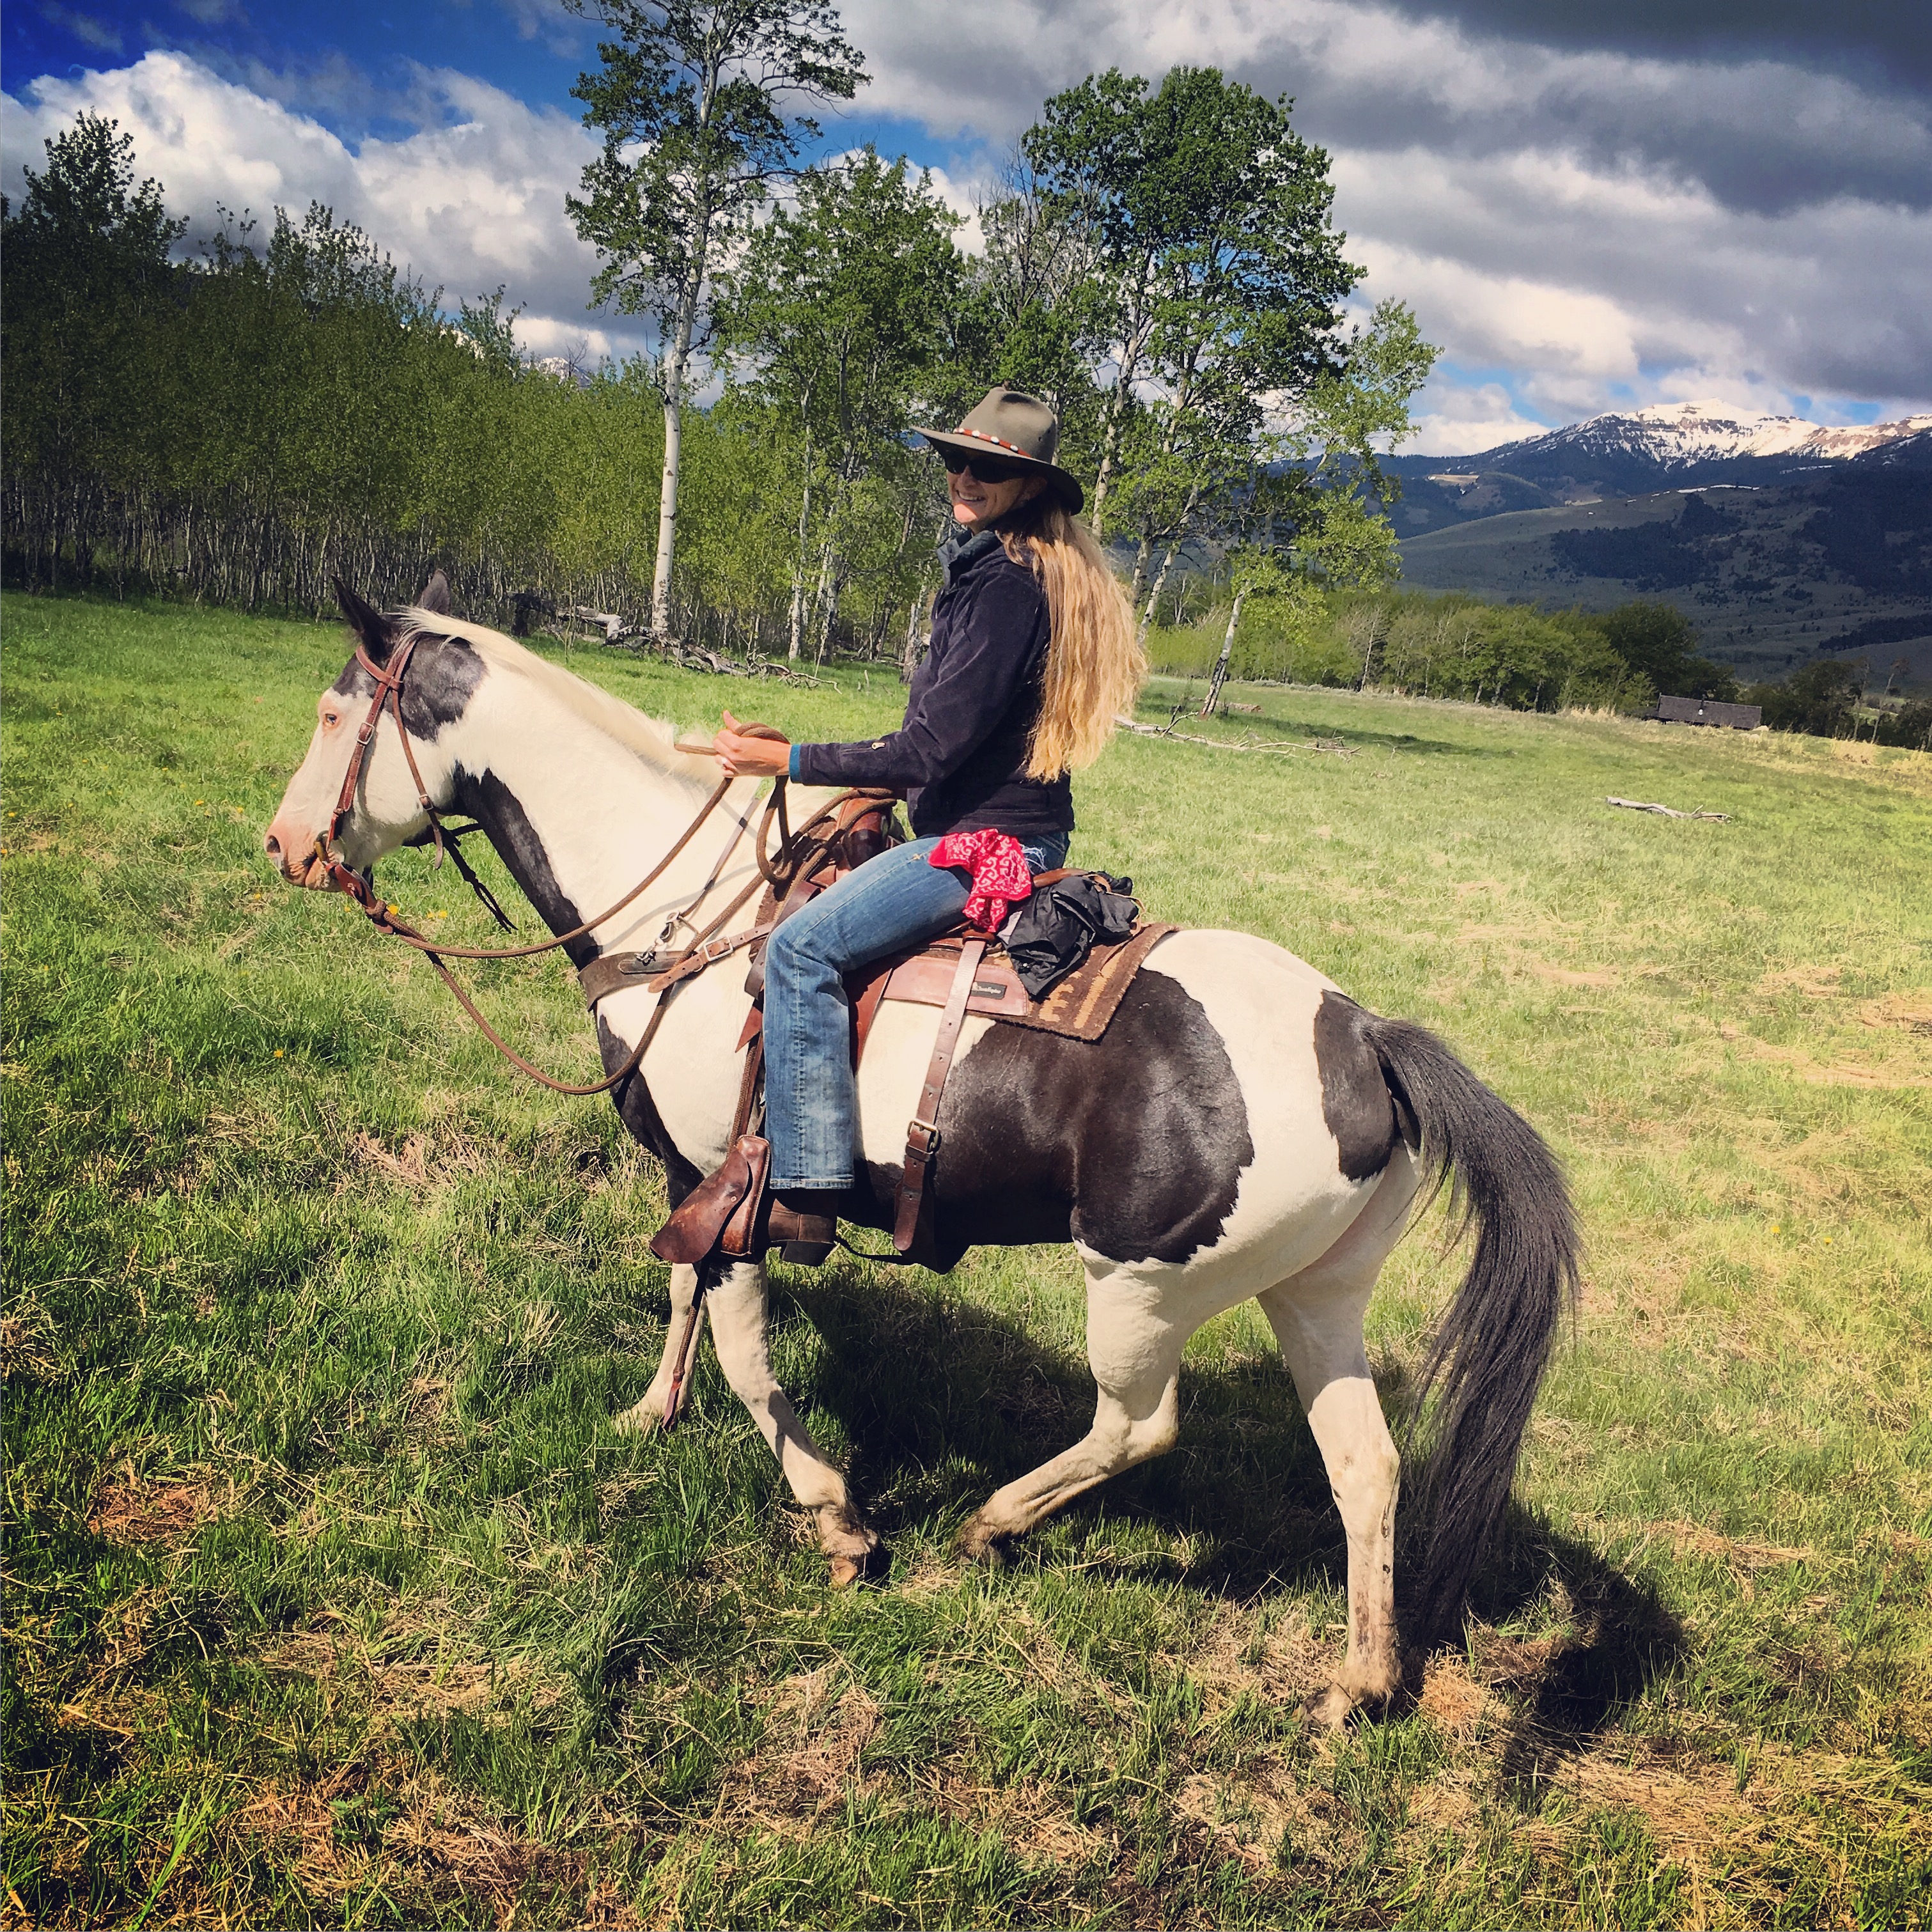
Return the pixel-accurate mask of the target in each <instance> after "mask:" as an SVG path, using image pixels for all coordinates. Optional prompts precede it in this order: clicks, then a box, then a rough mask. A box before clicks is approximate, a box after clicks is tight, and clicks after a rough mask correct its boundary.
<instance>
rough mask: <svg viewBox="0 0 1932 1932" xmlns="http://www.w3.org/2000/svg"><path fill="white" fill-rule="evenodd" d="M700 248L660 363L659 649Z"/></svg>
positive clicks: (655, 576)
mask: <svg viewBox="0 0 1932 1932" xmlns="http://www.w3.org/2000/svg"><path fill="white" fill-rule="evenodd" d="M704 257H705V248H704V244H703V242H700V243H699V245H698V248H697V260H696V261H695V262H694V263H693V264H692V266H691V279H690V280H689V281H688V282H686V283H685V285H684V290H683V293H682V295H681V296H679V299H678V305H677V333H676V335H675V336H674V337H673V338H672V340H671V347H670V353H669V354H668V355H667V356H665V358H664V474H663V476H662V478H661V480H660V481H659V484H658V554H657V562H656V563H655V565H654V566H653V567H652V571H651V635H652V638H653V639H654V640H655V642H656V643H657V644H658V646H659V648H660V649H661V648H662V647H663V646H665V645H667V644H668V643H670V641H671V607H670V570H671V564H672V561H673V559H674V557H675V556H676V551H677V472H678V462H679V457H680V456H681V455H682V450H683V443H684V379H685V371H687V369H688V368H689V366H690V362H691V330H692V329H693V328H694V326H695V325H696V323H697V302H698V298H699V296H700V295H702V294H703V291H704Z"/></svg>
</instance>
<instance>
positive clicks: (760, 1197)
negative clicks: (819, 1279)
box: [651, 1134, 838, 1268]
mask: <svg viewBox="0 0 1932 1932" xmlns="http://www.w3.org/2000/svg"><path fill="white" fill-rule="evenodd" d="M771 1171H772V1144H771V1142H769V1141H768V1140H766V1139H765V1138H764V1136H763V1135H762V1134H740V1135H739V1136H738V1138H737V1139H736V1141H734V1142H733V1143H732V1146H731V1151H730V1153H729V1154H727V1155H726V1156H725V1157H724V1164H723V1165H722V1166H720V1167H719V1168H718V1171H717V1172H715V1174H712V1175H708V1176H706V1178H705V1179H704V1180H703V1181H700V1182H699V1183H698V1184H697V1186H696V1187H694V1188H693V1189H692V1190H691V1192H690V1193H688V1194H687V1195H686V1196H685V1197H684V1199H683V1200H682V1202H679V1204H678V1206H677V1209H676V1212H675V1213H673V1214H672V1215H671V1217H670V1219H669V1220H667V1221H666V1222H665V1223H664V1226H662V1227H661V1228H660V1229H658V1232H656V1234H655V1235H653V1236H652V1238H651V1252H652V1253H653V1254H654V1255H655V1256H657V1257H658V1259H659V1260H660V1261H666V1262H682V1263H685V1265H689V1266H692V1267H694V1266H696V1265H697V1263H699V1262H702V1261H703V1260H705V1259H707V1258H708V1257H709V1256H712V1255H713V1254H717V1255H720V1256H723V1257H724V1258H725V1259H727V1260H730V1261H756V1260H757V1259H758V1258H759V1257H760V1256H762V1255H763V1253H765V1251H766V1250H767V1249H768V1248H772V1247H775V1248H777V1249H778V1258H779V1259H780V1260H781V1261H786V1262H791V1263H793V1265H795V1266H798V1267H801V1268H816V1267H817V1266H818V1265H819V1264H820V1262H823V1260H824V1259H825V1258H826V1256H828V1255H829V1254H830V1253H831V1252H832V1247H833V1245H834V1244H835V1242H836V1241H837V1240H838V1222H837V1220H836V1219H835V1217H832V1216H831V1215H829V1214H799V1212H798V1211H796V1209H793V1208H787V1206H786V1205H784V1202H781V1201H776V1200H774V1199H772V1193H771V1189H770V1185H769V1183H770V1179H771Z"/></svg>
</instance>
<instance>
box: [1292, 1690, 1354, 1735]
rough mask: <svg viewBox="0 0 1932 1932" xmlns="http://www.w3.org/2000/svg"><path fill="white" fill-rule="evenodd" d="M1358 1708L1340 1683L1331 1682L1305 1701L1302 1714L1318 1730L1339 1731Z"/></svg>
mask: <svg viewBox="0 0 1932 1932" xmlns="http://www.w3.org/2000/svg"><path fill="white" fill-rule="evenodd" d="M1357 1708H1358V1707H1357V1706H1356V1703H1355V1699H1354V1698H1352V1697H1350V1696H1349V1694H1348V1692H1347V1691H1344V1690H1343V1688H1342V1687H1341V1685H1339V1684H1331V1685H1329V1687H1328V1689H1327V1690H1325V1691H1319V1692H1317V1693H1316V1695H1315V1696H1313V1697H1310V1698H1308V1699H1307V1700H1304V1703H1303V1704H1302V1706H1301V1715H1303V1716H1304V1718H1307V1720H1308V1721H1309V1723H1310V1724H1313V1725H1314V1726H1315V1727H1316V1729H1317V1730H1324V1731H1339V1730H1341V1728H1342V1727H1343V1725H1345V1724H1347V1722H1348V1721H1349V1718H1352V1716H1353V1715H1355V1711H1356V1709H1357Z"/></svg>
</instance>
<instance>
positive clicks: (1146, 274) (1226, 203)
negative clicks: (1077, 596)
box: [1022, 67, 1361, 532]
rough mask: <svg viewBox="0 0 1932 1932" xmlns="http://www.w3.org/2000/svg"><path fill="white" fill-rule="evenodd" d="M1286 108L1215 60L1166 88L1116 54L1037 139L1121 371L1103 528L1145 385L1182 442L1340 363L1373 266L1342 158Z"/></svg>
mask: <svg viewBox="0 0 1932 1932" xmlns="http://www.w3.org/2000/svg"><path fill="white" fill-rule="evenodd" d="M1022 151H1023V152H1024V154H1025V157H1026V159H1027V160H1028V162H1029V163H1031V166H1033V167H1034V169H1036V170H1037V172H1038V175H1039V178H1040V181H1041V182H1042V184H1043V185H1044V187H1046V189H1047V190H1049V192H1050V193H1052V194H1053V195H1054V196H1055V197H1056V199H1057V200H1058V204H1059V205H1060V207H1061V209H1062V210H1063V211H1066V213H1067V214H1069V215H1072V214H1076V213H1077V214H1078V215H1079V217H1080V218H1081V219H1082V220H1083V221H1084V222H1085V223H1086V224H1087V226H1088V230H1089V232H1090V233H1091V247H1092V269H1091V278H1092V280H1093V281H1094V284H1095V298H1094V299H1095V301H1096V302H1097V314H1098V316H1099V317H1100V325H1099V326H1100V329H1101V331H1102V332H1103V334H1104V336H1105V338H1106V341H1107V344H1108V345H1109V355H1110V358H1111V361H1112V368H1113V380H1112V385H1111V387H1110V389H1109V394H1108V396H1107V400H1106V406H1105V408H1104V410H1103V414H1102V418H1101V422H1100V434H1099V439H1098V445H1099V446H1098V449H1097V475H1096V478H1095V481H1094V496H1093V507H1092V520H1093V523H1094V529H1095V530H1096V532H1102V531H1103V530H1104V529H1105V528H1106V523H1107V520H1108V517H1109V510H1108V499H1109V494H1110V493H1112V491H1113V490H1114V489H1115V477H1116V472H1117V470H1118V467H1119V466H1120V463H1121V456H1122V451H1123V447H1124V442H1125V440H1126V437H1127V432H1128V429H1129V426H1130V421H1131V419H1132V418H1133V416H1134V413H1135V412H1136V407H1137V406H1138V404H1139V395H1140V391H1141V389H1142V386H1144V385H1148V384H1151V385H1152V386H1153V387H1154V389H1155V391H1156V392H1157V397H1158V401H1157V403H1156V404H1154V406H1153V407H1154V410H1155V413H1156V414H1157V416H1158V417H1159V418H1160V419H1162V421H1163V424H1164V428H1163V429H1161V430H1160V431H1158V432H1157V434H1155V435H1154V437H1152V439H1151V447H1152V448H1154V449H1157V450H1159V451H1160V452H1163V453H1167V454H1171V453H1172V450H1173V449H1175V448H1176V447H1178V445H1179V444H1180V443H1181V441H1182V440H1184V438H1187V437H1191V438H1192V440H1193V441H1194V442H1195V443H1196V445H1197V446H1202V445H1205V443H1207V442H1208V441H1209V440H1218V441H1226V440H1242V439H1244V437H1247V438H1251V437H1252V435H1253V432H1254V430H1255V428H1256V427H1257V426H1258V425H1257V424H1256V420H1255V416H1256V411H1257V410H1258V408H1259V399H1260V398H1263V397H1265V396H1270V395H1299V394H1301V393H1302V392H1304V391H1306V390H1307V389H1308V388H1309V387H1310V386H1311V385H1312V384H1313V383H1314V381H1315V380H1316V378H1317V377H1319V376H1321V375H1322V374H1325V373H1326V372H1328V371H1331V370H1333V369H1334V368H1335V366H1336V351H1337V347H1338V343H1339V338H1340V328H1341V324H1340V318H1339V315H1338V313H1337V305H1339V304H1340V302H1341V301H1342V300H1343V298H1344V297H1345V296H1347V295H1348V293H1349V291H1350V290H1352V288H1353V287H1355V284H1356V282H1357V281H1358V280H1359V279H1360V278H1361V270H1360V269H1357V268H1355V267H1354V266H1352V265H1351V264H1350V263H1348V262H1347V261H1346V260H1344V259H1343V255H1342V244H1343V237H1342V236H1340V234H1339V233H1337V232H1336V230H1335V229H1334V227H1333V226H1331V223H1330V221H1329V211H1330V208H1331V203H1332V202H1333V200H1334V188H1333V187H1332V186H1331V184H1330V182H1329V180H1328V156H1327V155H1326V154H1325V153H1324V152H1323V151H1322V150H1321V149H1320V148H1316V147H1312V146H1310V145H1308V144H1307V142H1304V141H1303V140H1302V139H1301V137H1300V136H1298V134H1296V133H1295V130H1294V129H1293V127H1292V125H1291V124H1290V122H1289V102H1288V101H1286V98H1283V99H1282V100H1280V101H1269V100H1268V99H1267V98H1265V97H1264V96H1262V95H1258V94H1256V93H1255V92H1253V90H1252V89H1248V88H1246V87H1244V86H1241V85H1240V84H1239V83H1235V82H1230V81H1228V80H1226V79H1225V78H1224V77H1223V76H1222V75H1221V74H1220V72H1218V71H1217V70H1216V69H1214V68H1184V67H1183V68H1175V69H1174V70H1173V71H1172V72H1171V73H1170V74H1168V76H1167V77H1166V79H1165V80H1163V82H1162V83H1160V86H1159V87H1157V88H1154V89H1151V90H1150V88H1149V84H1148V83H1147V82H1146V81H1145V80H1142V79H1141V78H1139V77H1137V76H1128V75H1125V74H1121V72H1120V71H1119V70H1118V68H1115V69H1110V70H1109V71H1108V72H1107V73H1106V74H1099V75H1094V76H1090V77H1089V78H1088V79H1087V80H1085V81H1083V82H1082V83H1080V85H1079V86H1077V87H1074V88H1070V89H1067V91H1066V92H1064V93H1061V94H1058V95H1055V96H1054V97H1053V98H1052V100H1050V101H1048V102H1047V104H1046V108H1045V110H1044V112H1043V115H1042V118H1041V119H1040V121H1039V122H1038V123H1037V124H1036V125H1035V126H1034V127H1032V128H1031V129H1029V130H1028V133H1026V135H1025V137H1024V139H1023V140H1022ZM1191 415H1198V416H1201V417H1202V418H1204V419H1205V422H1204V423H1192V424H1190V416H1191ZM1220 419H1226V420H1225V421H1222V420H1220ZM1210 425H1211V426H1212V427H1213V428H1214V431H1216V434H1214V436H1213V437H1210V435H1209V434H1208V428H1209V426H1210Z"/></svg>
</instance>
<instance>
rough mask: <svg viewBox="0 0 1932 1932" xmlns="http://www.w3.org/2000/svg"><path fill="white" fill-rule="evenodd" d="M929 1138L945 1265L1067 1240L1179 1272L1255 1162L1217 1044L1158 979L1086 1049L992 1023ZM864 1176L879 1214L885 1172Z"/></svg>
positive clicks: (1218, 1225) (1221, 1219)
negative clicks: (978, 1250)
mask: <svg viewBox="0 0 1932 1932" xmlns="http://www.w3.org/2000/svg"><path fill="white" fill-rule="evenodd" d="M940 1129H941V1136H942V1139H941V1146H940V1152H939V1157H938V1162H937V1163H936V1164H935V1170H934V1208H935V1221H934V1228H935V1235H936V1238H937V1247H938V1250H939V1252H938V1265H940V1266H941V1268H950V1267H951V1266H953V1264H954V1263H955V1262H957V1261H958V1260H959V1257H960V1256H962V1255H963V1254H964V1253H965V1252H966V1250H968V1248H969V1247H979V1246H981V1245H983V1244H998V1245H1001V1246H1006V1245H1010V1244H1016V1243H1025V1242H1036V1241H1052V1242H1058V1241H1069V1240H1073V1241H1079V1242H1081V1243H1082V1244H1084V1245H1085V1246H1086V1247H1089V1248H1091V1249H1093V1250H1095V1251H1096V1252H1097V1253H1100V1254H1103V1255H1105V1256H1107V1257H1108V1259H1109V1260H1112V1261H1120V1262H1138V1261H1149V1260H1152V1261H1162V1262H1185V1261H1187V1260H1188V1259H1190V1258H1191V1257H1192V1256H1195V1255H1196V1254H1198V1253H1200V1252H1201V1251H1202V1250H1203V1249H1205V1248H1211V1247H1213V1246H1214V1244H1215V1243H1216V1242H1217V1241H1219V1240H1220V1238H1221V1235H1222V1232H1223V1229H1224V1228H1225V1227H1226V1223H1227V1220H1228V1217H1229V1214H1232V1212H1233V1211H1234V1206H1235V1197H1236V1196H1237V1195H1238V1193H1240V1191H1241V1171H1242V1169H1244V1168H1246V1167H1247V1166H1250V1164H1251V1163H1253V1160H1254V1157H1255V1148H1254V1142H1253V1139H1251V1138H1250V1135H1249V1133H1248V1112H1247V1104H1246V1103H1245V1102H1244V1100H1243V1099H1242V1097H1241V1083H1240V1082H1239V1081H1238V1080H1237V1079H1235V1069H1234V1064H1233V1063H1232V1061H1230V1060H1229V1057H1228V1049H1227V1048H1226V1045H1225V1044H1224V1043H1223V1041H1222V1039H1221V1036H1220V1034H1218V1033H1217V1032H1216V1031H1215V1030H1214V1026H1213V1025H1212V1023H1211V1022H1210V1021H1209V1019H1208V1015H1207V1012H1206V1010H1205V1008H1204V1007H1202V1004H1201V1003H1200V1002H1199V1001H1198V1000H1196V999H1195V998H1193V995H1191V994H1190V993H1189V992H1187V989H1185V988H1184V987H1183V986H1181V983H1180V982H1179V981H1178V980H1174V979H1172V978H1170V977H1169V976H1168V975H1167V974H1165V973H1163V972H1160V971H1151V972H1147V971H1144V972H1142V973H1141V974H1139V975H1138V976H1137V977H1136V979H1135V980H1134V983H1133V985H1132V986H1130V987H1129V988H1128V989H1127V994H1126V995H1125V997H1124V998H1123V999H1122V1001H1121V1006H1120V1010H1119V1011H1118V1013H1115V1016H1114V1018H1113V1021H1112V1024H1111V1025H1109V1027H1108V1028H1107V1031H1106V1032H1105V1033H1104V1034H1102V1035H1101V1036H1100V1038H1099V1039H1098V1040H1067V1039H1064V1038H1063V1037H1061V1036H1059V1035H1058V1034H1046V1033H1037V1032H1034V1031H1032V1030H1031V1029H1030V1028H1022V1027H1008V1026H998V1025H996V1026H995V1027H994V1028H992V1031H990V1032H989V1033H988V1034H986V1037H984V1038H983V1039H982V1040H980V1043H979V1044H978V1045H977V1046H975V1047H974V1049H973V1050H972V1052H970V1053H969V1054H968V1055H965V1058H963V1059H962V1060H961V1061H959V1064H958V1065H957V1066H956V1067H955V1068H954V1070H953V1076H952V1078H951V1079H950V1080H949V1081H948V1082H947V1088H946V1097H945V1099H944V1100H943V1101H942V1102H941V1108H940ZM869 1178H870V1179H871V1181H872V1184H873V1186H874V1190H875V1191H876V1192H877V1193H878V1194H879V1195H880V1197H881V1201H882V1202H884V1203H889V1201H890V1199H891V1198H892V1188H893V1187H894V1186H895V1184H897V1181H898V1172H897V1170H896V1169H893V1170H890V1171H888V1170H886V1169H879V1168H874V1169H871V1173H870V1176H869ZM882 1218H883V1219H886V1220H889V1216H882Z"/></svg>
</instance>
